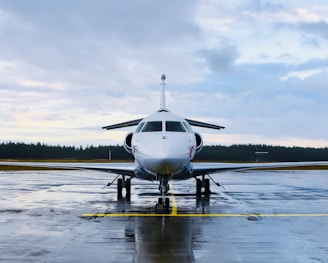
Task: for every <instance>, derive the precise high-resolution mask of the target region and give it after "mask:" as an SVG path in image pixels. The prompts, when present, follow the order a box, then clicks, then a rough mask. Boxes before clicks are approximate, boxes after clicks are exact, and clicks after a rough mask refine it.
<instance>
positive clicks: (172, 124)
mask: <svg viewBox="0 0 328 263" xmlns="http://www.w3.org/2000/svg"><path fill="white" fill-rule="evenodd" d="M165 130H166V131H168V132H186V128H185V127H184V126H183V124H182V123H181V122H178V121H167V122H166V123H165Z"/></svg>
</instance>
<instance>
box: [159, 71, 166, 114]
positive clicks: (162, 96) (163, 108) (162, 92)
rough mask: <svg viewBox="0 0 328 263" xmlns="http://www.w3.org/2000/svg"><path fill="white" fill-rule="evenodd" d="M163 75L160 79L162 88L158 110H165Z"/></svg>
mask: <svg viewBox="0 0 328 263" xmlns="http://www.w3.org/2000/svg"><path fill="white" fill-rule="evenodd" d="M165 79H166V77H165V75H164V74H162V77H161V80H162V83H161V86H162V89H161V105H160V110H165V109H166V107H165V85H166V84H165Z"/></svg>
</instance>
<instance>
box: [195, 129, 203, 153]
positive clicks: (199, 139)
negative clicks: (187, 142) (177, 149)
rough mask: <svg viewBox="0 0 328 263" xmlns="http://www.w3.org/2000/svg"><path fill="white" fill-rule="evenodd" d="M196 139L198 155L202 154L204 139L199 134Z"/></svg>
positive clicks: (196, 134)
mask: <svg viewBox="0 0 328 263" xmlns="http://www.w3.org/2000/svg"><path fill="white" fill-rule="evenodd" d="M195 139H196V153H198V152H200V151H201V149H203V138H202V136H200V134H199V133H197V132H195Z"/></svg>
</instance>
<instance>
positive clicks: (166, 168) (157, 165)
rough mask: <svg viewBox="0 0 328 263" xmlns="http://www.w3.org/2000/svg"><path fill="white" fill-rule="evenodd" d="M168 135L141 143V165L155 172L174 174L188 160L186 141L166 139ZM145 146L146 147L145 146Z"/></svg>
mask: <svg viewBox="0 0 328 263" xmlns="http://www.w3.org/2000/svg"><path fill="white" fill-rule="evenodd" d="M167 137H168V136H166V137H165V136H164V138H160V140H157V141H152V142H148V143H147V146H146V145H143V147H140V148H142V149H143V150H144V151H143V154H142V155H143V157H142V158H141V159H142V160H143V166H144V168H146V169H147V170H149V171H151V172H152V173H155V174H174V173H176V172H179V171H180V170H182V169H183V168H184V167H185V166H186V165H187V164H188V161H189V148H188V147H189V146H188V144H187V143H186V142H184V141H183V140H182V141H172V140H168V138H167ZM145 146H146V147H145Z"/></svg>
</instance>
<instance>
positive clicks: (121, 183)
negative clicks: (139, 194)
mask: <svg viewBox="0 0 328 263" xmlns="http://www.w3.org/2000/svg"><path fill="white" fill-rule="evenodd" d="M124 188H125V199H126V200H127V201H130V198H131V178H128V179H126V180H125V176H124V175H123V177H122V178H119V179H117V200H121V199H122V198H123V194H122V193H123V189H124Z"/></svg>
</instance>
